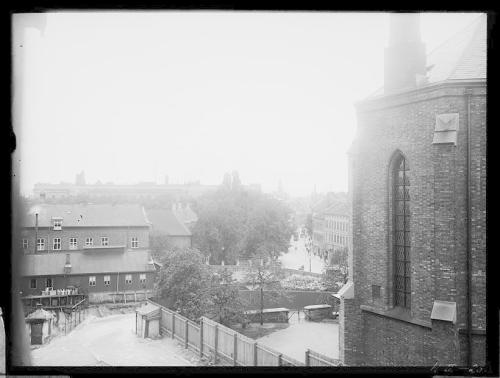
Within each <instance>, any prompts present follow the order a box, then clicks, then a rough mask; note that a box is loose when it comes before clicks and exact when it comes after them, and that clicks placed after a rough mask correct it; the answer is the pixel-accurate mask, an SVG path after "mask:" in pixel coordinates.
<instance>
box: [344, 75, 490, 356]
mask: <svg viewBox="0 0 500 378" xmlns="http://www.w3.org/2000/svg"><path fill="white" fill-rule="evenodd" d="M464 90H465V88H464V87H459V86H451V85H450V86H446V85H442V86H439V87H434V88H427V89H422V90H418V91H413V92H407V93H405V94H402V95H394V96H387V97H384V98H382V99H379V100H372V101H366V102H364V103H362V104H359V105H358V138H357V144H358V145H357V151H358V152H357V155H356V154H355V155H354V156H353V172H352V179H353V188H352V196H353V264H354V272H353V279H354V285H355V296H356V298H355V302H358V303H360V304H364V305H368V306H371V307H373V308H376V309H379V310H380V311H388V310H390V309H391V308H392V303H393V298H392V285H393V283H392V251H391V250H392V242H391V238H390V229H391V218H390V215H389V209H390V207H389V204H390V180H389V172H390V161H391V157H392V156H393V154H394V153H395V151H398V150H399V151H401V152H402V153H403V154H404V155H405V156H406V158H407V161H408V163H409V166H410V171H409V177H410V196H411V202H410V208H411V224H410V229H411V272H412V273H411V277H412V278H411V291H412V295H411V314H410V317H411V318H412V319H416V320H417V321H423V322H430V314H431V311H432V307H433V303H434V300H444V301H452V302H456V304H457V324H456V326H454V327H451V326H450V327H451V328H450V329H447V328H446V327H444V326H442V325H440V324H436V325H435V324H434V323H435V322H434V323H433V324H432V331H424V329H425V327H420V326H417V325H413V324H411V323H404V322H402V321H397V320H394V319H390V318H388V317H383V316H379V315H374V314H369V315H367V313H365V312H363V314H362V315H361V314H360V312H359V310H357V309H356V308H350V307H349V306H346V308H345V309H344V311H345V316H346V320H345V324H344V329H345V330H346V334H345V335H344V336H343V339H344V340H343V341H344V344H345V345H344V346H342V343H341V348H344V349H345V351H343V352H341V353H344V354H345V361H349V360H351V361H358V362H359V364H364V365H384V364H386V363H387V362H390V361H392V363H391V364H398V363H399V362H402V361H403V360H405V359H406V356H407V355H408V356H411V357H409V358H410V359H411V361H412V362H415V364H429V363H431V364H433V363H432V361H433V359H437V360H439V361H446V363H456V364H463V363H465V361H464V354H463V352H460V353H451V354H450V353H449V351H450V350H455V351H457V352H458V351H459V350H460V351H463V347H462V346H461V343H459V342H458V340H459V336H458V335H457V332H458V329H459V328H464V327H466V319H467V318H466V315H467V302H466V300H467V297H466V286H465V285H466V231H467V229H466V223H465V196H466V181H465V180H466V175H465V169H466V148H467V144H466V138H467V133H466V122H467V107H466V96H465V92H464ZM485 101H486V99H485V87H484V86H480V85H479V86H476V87H473V88H472V97H471V125H470V126H471V134H472V140H471V145H472V149H471V154H472V156H471V162H472V166H471V172H472V177H471V183H472V214H471V217H472V236H471V237H472V240H471V246H472V255H473V257H472V260H473V271H472V275H473V294H472V298H473V328H480V329H481V328H482V329H484V327H485V321H486V314H485V303H486V299H485V294H486V291H485V259H486V252H485V234H486V231H485V227H486V223H485V222H486V202H485V191H486V188H485V185H486V183H485V181H486V171H485V168H486V158H485V156H486V154H485V145H486V135H485V132H486V131H485V130H486V126H485V124H486V107H485V106H486V105H485ZM444 113H459V129H458V141H457V146H456V147H455V146H453V145H448V144H447V145H443V144H433V143H432V141H433V136H434V125H435V120H436V115H437V114H444ZM372 285H376V286H380V297H372ZM350 322H352V323H353V324H360V323H362V324H364V327H363V331H362V335H361V336H359V338H357V337H355V338H354V339H357V341H356V343H357V344H358V345H357V347H356V351H355V352H354V348H353V346H351V345H349V342H347V341H346V340H347V338H348V335H349V332H353V331H352V327H351V326H350V325H349V323H350ZM449 324H451V323H449ZM389 325H390V326H389ZM435 327H437V328H436V330H435V329H434V328H435ZM438 328H439V329H440V330H438ZM426 334H428V335H427V336H425V335H426ZM429 335H430V336H429ZM432 335H434V336H432ZM436 335H437V336H436ZM435 337H438V338H437V339H436V338H435ZM476 339H477V340H478V341H476ZM482 339H484V337H483V338H482ZM474 340H475V341H474V342H475V343H477V344H478V348H479V349H478V350H479V351H475V352H474V353H475V356H476V357H477V360H476V361H475V362H477V363H480V364H481V363H484V359H482V357H481V356H483V355H484V352H483V351H484V349H485V346H484V342H481V341H480V340H481V337H480V336H479V338H478V337H475V339H474ZM440 345H445V347H443V348H440V347H439V346H440ZM450 345H454V347H453V348H451V347H450ZM361 347H362V349H363V352H360V348H361ZM382 350H384V351H385V352H382ZM430 351H432V352H433V353H436V355H435V356H431V355H429V353H431V352H430ZM350 353H354V354H357V356H350V355H349V354H350ZM363 353H364V355H363ZM362 355H363V358H360V356H362ZM396 362H398V363H396ZM346 363H347V362H346Z"/></svg>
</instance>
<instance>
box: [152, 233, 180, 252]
mask: <svg viewBox="0 0 500 378" xmlns="http://www.w3.org/2000/svg"><path fill="white" fill-rule="evenodd" d="M149 248H150V249H151V253H152V255H153V256H154V257H155V258H161V257H162V256H165V255H166V254H167V253H168V252H169V251H172V250H174V249H176V248H175V247H174V246H173V245H172V243H171V242H170V239H169V237H168V235H167V234H165V233H162V232H158V231H153V232H151V233H150V234H149Z"/></svg>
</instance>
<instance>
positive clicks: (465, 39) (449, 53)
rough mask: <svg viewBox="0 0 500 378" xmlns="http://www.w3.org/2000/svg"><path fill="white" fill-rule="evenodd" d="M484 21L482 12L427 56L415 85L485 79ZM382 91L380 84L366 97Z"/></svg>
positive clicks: (382, 92) (380, 93) (485, 32)
mask: <svg viewBox="0 0 500 378" xmlns="http://www.w3.org/2000/svg"><path fill="white" fill-rule="evenodd" d="M486 24H487V23H486V15H481V16H479V17H478V18H477V19H475V20H474V21H473V22H471V23H470V24H469V25H468V26H466V27H465V28H463V29H462V30H460V31H459V32H457V33H456V34H454V35H453V36H452V37H451V38H449V39H448V40H447V41H445V42H444V43H442V44H441V45H439V46H438V47H436V48H435V49H434V50H432V51H431V52H430V53H429V54H428V55H427V69H428V71H427V77H426V80H425V81H423V82H422V83H420V84H419V85H418V87H417V88H423V87H426V86H428V85H432V84H437V83H440V82H445V81H446V82H459V81H462V80H464V81H465V80H478V79H479V80H486V55H487V54H486V51H487V45H486V42H487V30H486ZM383 94H384V87H380V88H379V89H377V91H376V92H374V93H372V94H371V95H370V96H368V98H367V99H371V98H374V97H378V96H381V95H383Z"/></svg>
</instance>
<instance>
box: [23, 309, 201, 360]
mask: <svg viewBox="0 0 500 378" xmlns="http://www.w3.org/2000/svg"><path fill="white" fill-rule="evenodd" d="M31 360H32V361H31V362H32V365H34V366H103V365H104V366H106V365H110V366H192V365H197V364H198V363H197V357H196V356H195V354H194V353H192V352H190V351H187V350H185V349H183V348H182V347H181V346H180V345H179V344H178V343H177V342H176V341H173V340H172V339H169V338H162V339H159V340H151V339H142V338H140V337H138V336H136V334H135V313H128V314H120V315H111V316H106V317H104V318H97V317H95V316H89V318H87V319H86V320H85V321H84V322H82V324H80V325H78V327H76V328H75V329H74V330H73V331H72V332H71V333H69V334H68V335H66V336H59V337H57V338H55V339H53V340H51V342H50V343H48V344H46V345H43V346H41V347H40V348H38V349H34V350H32V352H31Z"/></svg>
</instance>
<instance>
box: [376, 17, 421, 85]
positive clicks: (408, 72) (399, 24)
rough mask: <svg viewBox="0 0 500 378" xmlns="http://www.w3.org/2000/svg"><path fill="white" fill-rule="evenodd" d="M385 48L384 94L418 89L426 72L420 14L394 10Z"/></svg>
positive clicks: (390, 18)
mask: <svg viewBox="0 0 500 378" xmlns="http://www.w3.org/2000/svg"><path fill="white" fill-rule="evenodd" d="M389 20H390V28H389V45H388V47H387V48H386V49H385V62H384V71H385V72H384V93H385V94H389V93H394V92H398V91H403V90H408V89H412V88H415V87H416V86H417V84H418V83H420V82H421V81H422V78H423V77H425V74H426V57H425V45H424V44H423V43H422V40H421V38H420V15H419V14H418V13H391V14H390V16H389Z"/></svg>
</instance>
